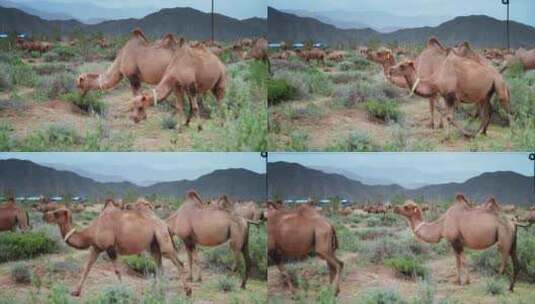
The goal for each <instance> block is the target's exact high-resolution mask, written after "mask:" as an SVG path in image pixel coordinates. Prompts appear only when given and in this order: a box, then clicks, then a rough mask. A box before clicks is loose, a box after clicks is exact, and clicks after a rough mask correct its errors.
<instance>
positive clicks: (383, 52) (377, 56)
mask: <svg viewBox="0 0 535 304" xmlns="http://www.w3.org/2000/svg"><path fill="white" fill-rule="evenodd" d="M370 59H371V60H372V61H374V62H376V63H379V64H385V63H390V64H392V65H394V64H395V60H394V54H393V53H392V51H391V50H389V49H387V48H384V47H382V48H379V49H378V50H377V51H375V52H370Z"/></svg>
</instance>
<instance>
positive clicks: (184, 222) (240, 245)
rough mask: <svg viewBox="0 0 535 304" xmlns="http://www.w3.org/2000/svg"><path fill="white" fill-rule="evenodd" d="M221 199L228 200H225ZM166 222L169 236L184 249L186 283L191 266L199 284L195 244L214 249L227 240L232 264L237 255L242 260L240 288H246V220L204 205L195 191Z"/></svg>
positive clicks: (248, 264) (191, 277)
mask: <svg viewBox="0 0 535 304" xmlns="http://www.w3.org/2000/svg"><path fill="white" fill-rule="evenodd" d="M221 199H222V200H227V199H226V197H222V198H221ZM221 204H223V203H221ZM166 222H167V224H168V225H169V229H170V231H171V233H172V234H173V235H176V236H178V237H179V238H180V239H181V240H182V242H183V243H184V245H185V247H186V251H187V253H188V263H189V275H188V279H189V280H193V263H195V264H197V267H198V281H201V280H202V278H201V270H200V267H199V266H198V256H197V250H196V247H197V245H200V246H207V247H214V246H218V245H221V244H223V243H225V242H227V241H230V248H231V250H232V251H233V252H234V257H235V263H237V262H238V259H239V257H240V255H241V256H242V257H243V261H244V266H245V271H244V274H243V278H242V282H241V288H244V289H245V285H246V284H247V279H248V277H249V269H250V265H251V260H250V257H249V244H248V243H249V230H248V225H247V220H245V219H244V218H242V217H239V216H235V215H233V214H231V213H230V212H229V211H228V210H226V209H224V208H219V207H213V206H205V204H204V203H203V202H202V200H201V199H200V197H199V195H198V194H197V193H196V192H195V191H189V192H188V193H187V194H186V198H185V200H184V202H183V203H182V205H181V206H180V208H179V209H178V210H177V211H176V212H175V213H173V214H171V216H169V218H167V220H166ZM235 265H236V264H235Z"/></svg>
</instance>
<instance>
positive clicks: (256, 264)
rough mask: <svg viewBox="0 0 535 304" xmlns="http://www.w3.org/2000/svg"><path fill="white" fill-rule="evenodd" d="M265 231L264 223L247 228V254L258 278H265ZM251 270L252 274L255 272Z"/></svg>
mask: <svg viewBox="0 0 535 304" xmlns="http://www.w3.org/2000/svg"><path fill="white" fill-rule="evenodd" d="M266 244H267V232H266V225H260V226H254V227H250V228H249V255H250V257H251V263H252V267H253V270H255V272H257V274H258V276H257V277H259V278H261V279H264V280H265V279H267V263H268V262H267V256H266V250H267V248H266ZM255 272H253V274H255Z"/></svg>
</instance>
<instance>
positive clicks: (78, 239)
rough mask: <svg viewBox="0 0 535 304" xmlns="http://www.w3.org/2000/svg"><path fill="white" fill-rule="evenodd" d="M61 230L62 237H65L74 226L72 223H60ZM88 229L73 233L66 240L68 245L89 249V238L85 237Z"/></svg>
mask: <svg viewBox="0 0 535 304" xmlns="http://www.w3.org/2000/svg"><path fill="white" fill-rule="evenodd" d="M58 225H59V230H60V232H61V237H62V238H63V239H65V237H66V236H67V234H68V233H69V232H71V231H72V229H73V227H72V225H71V224H70V223H65V224H58ZM86 230H87V229H84V230H82V231H75V232H74V233H72V234H71V235H70V236H69V238H68V239H67V240H65V242H66V243H67V245H69V246H71V247H73V248H76V249H87V248H88V247H89V246H90V244H89V242H88V241H87V238H86V237H85V232H86Z"/></svg>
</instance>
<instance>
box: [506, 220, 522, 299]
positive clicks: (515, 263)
mask: <svg viewBox="0 0 535 304" xmlns="http://www.w3.org/2000/svg"><path fill="white" fill-rule="evenodd" d="M515 229H516V227H515ZM511 260H512V262H513V275H512V276H511V284H510V285H509V290H510V291H511V292H513V291H514V289H515V283H516V278H517V277H518V269H519V267H520V263H519V262H518V256H517V254H516V232H515V236H514V239H513V244H512V246H511Z"/></svg>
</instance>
